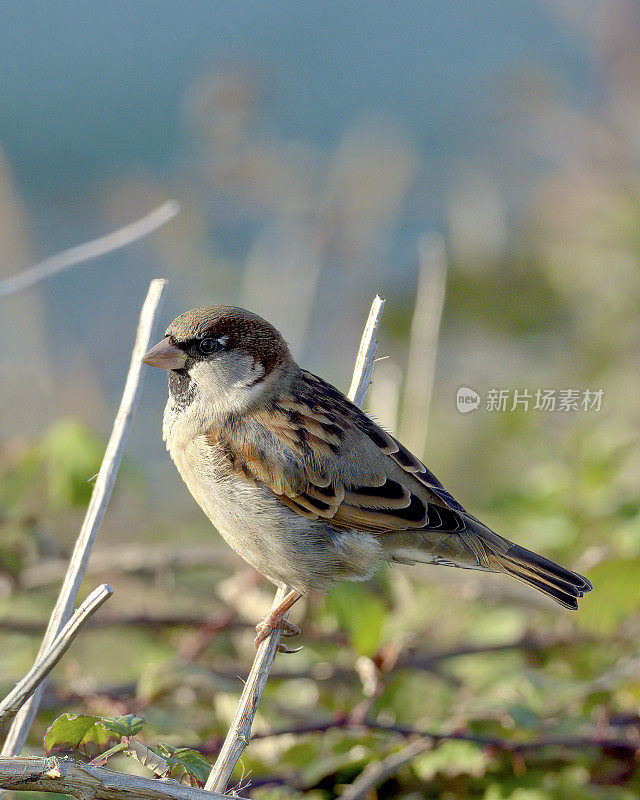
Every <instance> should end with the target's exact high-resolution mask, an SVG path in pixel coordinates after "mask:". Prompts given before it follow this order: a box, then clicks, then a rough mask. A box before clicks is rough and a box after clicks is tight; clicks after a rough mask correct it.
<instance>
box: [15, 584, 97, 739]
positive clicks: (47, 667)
mask: <svg viewBox="0 0 640 800" xmlns="http://www.w3.org/2000/svg"><path fill="white" fill-rule="evenodd" d="M112 594H113V589H112V588H111V587H110V586H108V585H107V584H106V583H103V584H102V585H101V586H98V588H97V589H94V590H93V592H91V594H90V595H89V596H88V597H87V598H86V600H85V601H84V603H82V605H81V606H80V607H79V608H77V609H76V610H75V611H74V613H73V616H72V617H71V619H70V620H69V622H67V624H66V625H65V626H64V628H63V629H62V630H61V631H60V633H59V634H58V635H57V636H56V638H55V639H54V640H53V644H52V645H51V647H50V648H49V649H48V650H47V652H46V653H45V655H44V657H43V658H41V659H39V660H37V661H36V663H35V664H34V665H33V667H31V669H30V670H29V672H28V673H27V674H26V675H25V676H24V678H23V679H22V680H21V681H20V682H19V683H18V684H16V686H15V687H14V688H13V689H12V691H11V692H9V694H8V695H7V696H6V697H5V698H4V700H3V701H2V702H1V703H0V725H1V724H2V723H3V722H4V721H5V719H7V718H8V717H11V716H13V714H15V713H16V712H18V711H19V710H20V708H22V706H23V705H24V703H25V702H26V701H27V700H28V699H29V697H31V695H32V694H33V692H35V690H36V689H37V688H38V686H40V684H41V683H42V681H43V680H44V679H45V678H46V677H47V675H48V674H49V673H50V672H51V670H52V669H53V668H54V667H55V665H56V664H57V663H58V661H60V659H61V658H62V656H63V655H64V654H65V653H66V652H67V650H68V649H69V645H70V644H71V642H72V641H73V640H74V639H75V637H76V636H77V635H78V633H79V632H80V629H81V628H82V627H83V626H84V624H85V623H86V622H87V621H88V620H89V619H90V618H91V617H92V616H93V615H94V614H95V613H96V611H97V610H98V609H99V608H100V606H101V605H102V604H103V603H105V602H106V601H107V600H108V599H109V598H110V597H111V595H112Z"/></svg>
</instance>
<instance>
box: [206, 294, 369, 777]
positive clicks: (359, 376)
mask: <svg viewBox="0 0 640 800" xmlns="http://www.w3.org/2000/svg"><path fill="white" fill-rule="evenodd" d="M383 306H384V300H381V299H380V298H379V297H378V295H376V296H375V298H374V299H373V302H372V303H371V310H370V311H369V318H368V319H367V323H366V325H365V329H364V333H363V335H362V340H361V341H360V349H359V350H358V355H357V357H356V365H355V369H354V373H353V380H352V381H351V388H350V389H349V399H351V400H353V402H354V403H356V404H357V405H359V406H360V407H362V403H363V402H364V397H365V394H366V393H367V389H368V387H369V384H370V383H371V376H372V375H373V364H374V360H375V356H376V348H377V338H376V337H377V332H378V326H379V324H380V316H381V314H382V308H383ZM288 591H289V587H288V586H285V587H284V588H280V589H278V591H277V592H276V596H275V598H274V600H273V604H272V606H271V608H275V607H276V606H277V605H278V604H279V603H281V602H282V600H283V599H284V597H285V595H286V594H287V592H288ZM279 643H280V631H278V630H276V631H273V633H272V634H271V635H270V636H269V638H268V639H266V640H265V641H264V642H263V643H262V644H261V645H260V647H259V648H258V652H257V653H256V656H255V658H254V660H253V664H252V666H251V671H250V672H249V677H248V678H247V682H246V683H245V686H244V690H243V692H242V695H241V697H240V700H239V701H238V707H237V709H236V713H235V716H234V718H233V721H232V723H231V725H230V727H229V730H228V731H227V736H226V738H225V740H224V744H223V745H222V749H221V750H220V754H219V755H218V758H217V759H216V763H215V764H214V766H213V769H212V770H211V773H210V774H209V778H208V780H207V783H206V784H205V789H208V790H209V791H216V792H224V790H225V788H226V786H227V783H228V781H229V778H230V777H231V773H232V772H233V770H234V768H235V765H236V764H237V763H238V759H239V758H240V756H241V755H242V753H243V751H244V749H245V747H246V746H247V745H248V744H249V739H250V738H251V726H252V725H253V718H254V717H255V714H256V711H257V709H258V703H259V702H260V698H261V697H262V692H263V691H264V687H265V686H266V684H267V680H268V679H269V673H270V672H271V667H272V666H273V662H274V661H275V657H276V653H277V652H278V644H279Z"/></svg>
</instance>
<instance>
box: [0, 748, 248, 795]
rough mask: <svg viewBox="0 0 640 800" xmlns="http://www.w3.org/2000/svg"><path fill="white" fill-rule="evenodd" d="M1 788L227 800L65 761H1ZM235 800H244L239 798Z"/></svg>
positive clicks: (167, 781)
mask: <svg viewBox="0 0 640 800" xmlns="http://www.w3.org/2000/svg"><path fill="white" fill-rule="evenodd" d="M0 788H3V789H14V790H16V791H36V792H60V793H62V794H70V795H73V796H74V797H77V798H78V800H86V799H87V798H91V800H138V798H139V799H140V800H224V798H225V795H221V794H218V793H217V792H205V791H204V790H203V789H192V788H191V787H189V786H183V785H182V784H180V783H178V782H177V781H174V780H171V779H167V778H138V777H137V776H135V775H127V774H125V773H123V772H114V771H113V770H110V769H105V768H104V767H96V766H94V765H92V764H79V763H77V762H75V761H71V760H70V759H66V758H64V759H63V758H34V757H24V756H23V757H18V758H2V757H0ZM235 800H242V798H240V797H237V796H236V798H235Z"/></svg>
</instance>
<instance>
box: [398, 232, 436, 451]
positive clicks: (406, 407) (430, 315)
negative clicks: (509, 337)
mask: <svg viewBox="0 0 640 800" xmlns="http://www.w3.org/2000/svg"><path fill="white" fill-rule="evenodd" d="M418 253H419V256H420V275H419V281H418V296H417V298H416V305H415V308H414V311H413V318H412V320H411V339H410V342H409V359H408V363H407V371H406V383H405V393H404V404H403V409H402V419H401V424H400V430H399V434H400V439H401V440H402V441H403V442H404V443H405V444H406V445H407V446H408V447H409V448H411V449H412V450H413V451H414V452H415V453H416V455H418V456H420V457H422V456H423V454H424V448H425V445H426V442H427V427H428V424H429V409H430V407H431V396H432V394H433V381H434V376H435V370H436V354H437V351H438V335H439V332H440V320H441V318H442V309H443V307H444V296H445V289H446V282H447V260H446V254H445V250H444V242H443V240H442V237H440V236H438V235H436V234H432V235H423V236H421V237H420V241H419V243H418Z"/></svg>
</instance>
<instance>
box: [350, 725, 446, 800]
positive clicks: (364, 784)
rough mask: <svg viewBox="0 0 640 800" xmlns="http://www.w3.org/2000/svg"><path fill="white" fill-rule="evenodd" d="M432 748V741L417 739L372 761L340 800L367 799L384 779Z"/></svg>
mask: <svg viewBox="0 0 640 800" xmlns="http://www.w3.org/2000/svg"><path fill="white" fill-rule="evenodd" d="M432 747H433V739H417V740H416V741H415V742H410V743H409V744H408V745H406V747H403V748H402V749H401V750H398V752H396V753H391V754H390V755H388V756H386V757H385V758H383V759H381V760H380V761H372V762H371V763H370V764H367V766H366V767H365V768H364V769H363V770H362V772H361V773H360V775H358V777H357V778H356V779H355V781H354V782H353V783H352V784H350V785H349V786H347V788H346V789H345V790H344V791H343V792H342V793H341V794H340V800H365V798H367V797H369V794H370V792H371V790H372V789H374V788H375V787H376V786H377V785H378V784H379V783H381V782H382V781H383V780H384V779H385V778H389V777H391V776H392V775H395V774H396V772H398V770H400V769H402V767H404V765H405V764H408V763H409V762H410V761H413V759H414V758H415V757H416V756H419V755H420V753H424V751H425V750H431V748H432Z"/></svg>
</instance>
